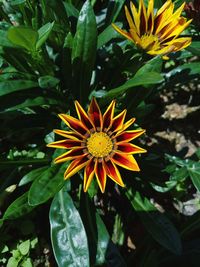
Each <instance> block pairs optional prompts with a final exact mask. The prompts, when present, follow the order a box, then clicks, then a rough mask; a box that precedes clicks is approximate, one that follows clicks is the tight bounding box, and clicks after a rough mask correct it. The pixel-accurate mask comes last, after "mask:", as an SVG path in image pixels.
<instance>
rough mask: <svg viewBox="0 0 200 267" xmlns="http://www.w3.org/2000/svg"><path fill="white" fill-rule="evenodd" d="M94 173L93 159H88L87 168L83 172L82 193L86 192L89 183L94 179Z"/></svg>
mask: <svg viewBox="0 0 200 267" xmlns="http://www.w3.org/2000/svg"><path fill="white" fill-rule="evenodd" d="M94 172H95V161H94V159H93V158H92V159H90V161H89V162H88V164H87V166H86V167H85V171H84V185H83V188H84V192H86V191H87V190H88V187H89V186H90V183H91V181H92V179H93V177H94Z"/></svg>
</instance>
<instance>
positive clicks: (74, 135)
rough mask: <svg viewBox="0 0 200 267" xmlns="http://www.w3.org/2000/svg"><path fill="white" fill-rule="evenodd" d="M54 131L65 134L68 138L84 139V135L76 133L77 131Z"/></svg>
mask: <svg viewBox="0 0 200 267" xmlns="http://www.w3.org/2000/svg"><path fill="white" fill-rule="evenodd" d="M53 131H54V133H56V134H59V135H61V136H64V137H66V138H69V139H72V140H83V137H82V135H80V134H78V133H76V132H69V131H64V130H57V129H56V130H53Z"/></svg>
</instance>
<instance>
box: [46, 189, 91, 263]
mask: <svg viewBox="0 0 200 267" xmlns="http://www.w3.org/2000/svg"><path fill="white" fill-rule="evenodd" d="M49 216H50V225H51V241H52V247H53V251H54V255H55V259H56V261H57V264H58V266H59V267H66V266H67V267H78V266H90V263H89V252H88V244H87V236H86V233H85V229H84V226H83V223H82V221H81V217H80V215H79V213H78V211H77V209H76V208H75V206H74V203H73V201H72V199H71V197H70V195H69V194H68V193H67V192H66V191H65V190H64V189H62V190H60V192H59V193H57V194H56V195H55V197H54V199H53V202H52V204H51V208H50V214H49Z"/></svg>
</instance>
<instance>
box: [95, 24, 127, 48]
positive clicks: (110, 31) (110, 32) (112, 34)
mask: <svg viewBox="0 0 200 267" xmlns="http://www.w3.org/2000/svg"><path fill="white" fill-rule="evenodd" d="M115 24H116V25H117V26H118V27H120V28H121V27H122V23H115ZM118 36H119V33H118V32H117V31H115V30H114V28H113V27H112V25H109V26H108V27H107V28H106V29H105V30H104V31H103V32H101V33H100V34H99V36H98V44H97V48H98V49H99V48H101V47H102V46H103V45H105V44H106V43H108V42H109V41H110V40H111V39H113V38H117V37H118Z"/></svg>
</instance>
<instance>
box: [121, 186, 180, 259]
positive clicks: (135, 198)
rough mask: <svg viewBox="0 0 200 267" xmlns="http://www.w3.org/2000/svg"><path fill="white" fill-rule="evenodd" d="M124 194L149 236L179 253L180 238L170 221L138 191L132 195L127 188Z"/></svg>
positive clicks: (173, 251)
mask: <svg viewBox="0 0 200 267" xmlns="http://www.w3.org/2000/svg"><path fill="white" fill-rule="evenodd" d="M126 196H127V197H128V199H129V200H130V202H131V205H132V206H133V208H134V209H135V210H136V211H137V213H138V215H139V216H140V218H141V220H142V223H143V224H144V226H145V228H146V230H147V231H148V232H149V233H150V234H151V236H152V237H153V238H154V239H155V240H156V241H157V242H158V243H159V244H160V245H161V246H163V247H165V248H166V249H168V250H170V251H171V252H172V253H175V254H178V255H179V254H181V250H182V246H181V239H180V236H179V233H178V232H177V230H176V228H175V227H174V225H173V224H172V223H171V221H170V220H169V219H168V218H167V217H166V216H165V215H164V214H162V213H160V212H159V211H158V210H157V209H156V208H155V207H154V205H152V204H151V202H150V201H149V200H148V199H147V198H145V197H143V198H142V197H141V195H140V193H139V192H135V194H134V195H133V193H132V192H131V190H129V191H127V192H126Z"/></svg>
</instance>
